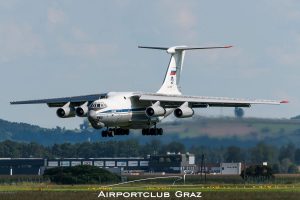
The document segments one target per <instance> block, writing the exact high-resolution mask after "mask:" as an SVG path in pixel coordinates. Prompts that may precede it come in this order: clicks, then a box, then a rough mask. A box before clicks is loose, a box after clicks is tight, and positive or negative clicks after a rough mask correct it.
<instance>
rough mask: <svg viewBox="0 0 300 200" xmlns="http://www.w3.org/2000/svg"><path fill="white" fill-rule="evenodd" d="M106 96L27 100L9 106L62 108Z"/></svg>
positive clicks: (93, 95)
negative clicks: (31, 105)
mask: <svg viewBox="0 0 300 200" xmlns="http://www.w3.org/2000/svg"><path fill="white" fill-rule="evenodd" d="M106 97H107V94H106V93H104V94H91V95H83V96H73V97H62V98H52V99H38V100H28V101H12V102H10V104H13V105H15V104H40V103H46V104H47V105H48V106H49V107H62V106H64V105H65V104H66V103H68V102H70V106H80V105H82V104H84V103H85V102H92V101H95V100H98V99H103V98H106Z"/></svg>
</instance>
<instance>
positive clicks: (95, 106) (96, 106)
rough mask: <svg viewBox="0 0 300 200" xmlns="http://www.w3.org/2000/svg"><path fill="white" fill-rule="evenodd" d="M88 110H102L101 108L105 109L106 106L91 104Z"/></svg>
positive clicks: (101, 103)
mask: <svg viewBox="0 0 300 200" xmlns="http://www.w3.org/2000/svg"><path fill="white" fill-rule="evenodd" d="M90 108H91V109H103V108H106V104H105V103H103V102H100V103H92V104H91V105H90Z"/></svg>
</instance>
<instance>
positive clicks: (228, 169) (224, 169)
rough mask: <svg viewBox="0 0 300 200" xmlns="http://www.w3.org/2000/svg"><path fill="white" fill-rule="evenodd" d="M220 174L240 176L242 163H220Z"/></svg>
mask: <svg viewBox="0 0 300 200" xmlns="http://www.w3.org/2000/svg"><path fill="white" fill-rule="evenodd" d="M220 168H221V174H226V175H235V174H236V175H240V174H241V172H242V163H240V162H239V163H221V164H220Z"/></svg>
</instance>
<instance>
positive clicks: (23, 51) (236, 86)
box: [0, 0, 300, 128]
mask: <svg viewBox="0 0 300 200" xmlns="http://www.w3.org/2000/svg"><path fill="white" fill-rule="evenodd" d="M138 45H153V46H174V45H191V46H214V45H233V46H234V47H233V48H230V49H217V50H203V51H189V52H187V53H186V57H185V62H184V67H183V72H182V76H181V88H182V92H183V93H184V94H187V95H201V96H220V97H223V96H225V97H237V98H251V99H253V98H258V99H275V100H277V99H278V100H281V99H288V100H289V101H290V103H289V104H287V105H281V106H266V105H265V106H253V107H251V108H250V109H245V112H246V116H249V117H264V118H265V117H270V118H290V117H293V116H296V115H299V114H300V92H299V88H300V81H299V77H300V76H299V75H300V1H297V0H253V1H241V0H226V1H217V0H187V1H179V0H160V1H158V0H153V1H141V0H122V1H121V0H119V1H117V0H107V1H105V0H102V1H100V0H89V1H83V0H81V1H79V0H48V1H47V0H45V1H40V0H26V1H23V0H10V1H6V0H0V92H1V95H0V110H1V111H0V118H1V119H5V120H9V121H16V122H26V123H31V124H36V125H39V126H42V127H56V126H63V127H66V128H76V127H78V125H79V124H80V123H81V122H82V119H81V118H70V119H59V118H58V117H57V116H56V114H55V112H56V110H55V109H49V108H48V107H47V106H46V105H18V106H11V105H9V102H10V101H12V100H28V99H39V98H53V97H66V96H76V95H86V94H94V93H103V92H108V91H145V92H156V91H157V90H158V89H159V87H160V85H161V83H162V80H163V78H164V77H163V76H164V74H165V70H166V67H167V64H168V62H169V55H168V54H166V53H165V52H163V51H154V50H153V51H151V50H145V49H138V48H137V46H138ZM197 115H200V116H201V115H203V116H219V115H223V116H233V109H232V108H208V109H200V110H198V112H197Z"/></svg>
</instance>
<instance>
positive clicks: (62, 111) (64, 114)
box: [56, 107, 75, 118]
mask: <svg viewBox="0 0 300 200" xmlns="http://www.w3.org/2000/svg"><path fill="white" fill-rule="evenodd" d="M56 114H57V116H58V117H60V118H68V117H75V108H73V107H61V108H59V109H57V111H56Z"/></svg>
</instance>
